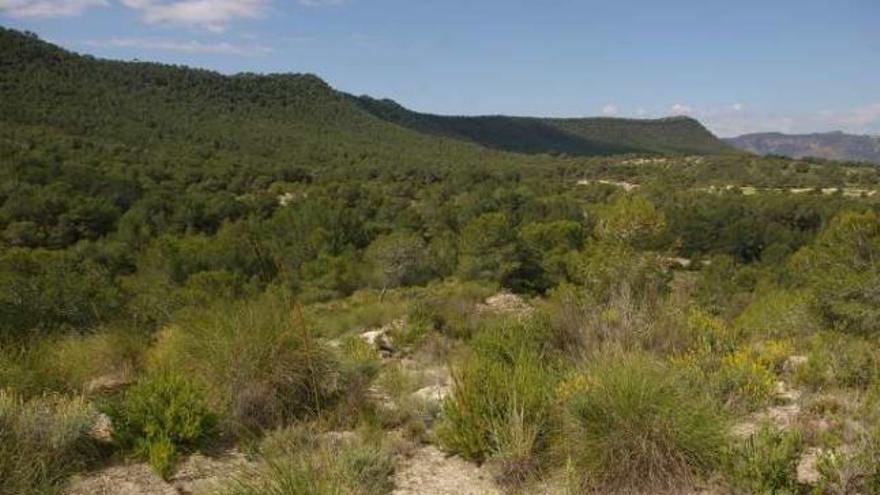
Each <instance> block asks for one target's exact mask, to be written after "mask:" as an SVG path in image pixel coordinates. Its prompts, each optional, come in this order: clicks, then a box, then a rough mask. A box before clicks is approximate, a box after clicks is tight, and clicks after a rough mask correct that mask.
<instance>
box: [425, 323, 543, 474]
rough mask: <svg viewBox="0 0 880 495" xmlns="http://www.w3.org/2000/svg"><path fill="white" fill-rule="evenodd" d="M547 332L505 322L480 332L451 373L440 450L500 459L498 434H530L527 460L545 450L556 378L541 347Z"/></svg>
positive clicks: (500, 437) (537, 325)
mask: <svg viewBox="0 0 880 495" xmlns="http://www.w3.org/2000/svg"><path fill="white" fill-rule="evenodd" d="M548 332H549V330H548V328H547V327H546V325H543V324H541V323H540V322H537V321H528V322H523V323H519V322H515V321H506V322H503V323H501V324H499V325H495V326H491V327H489V328H486V329H483V330H481V331H480V332H479V333H478V334H477V335H476V336H475V338H474V340H473V341H472V345H471V350H470V351H469V352H468V353H467V354H466V355H465V356H464V357H463V358H461V360H460V361H459V362H458V363H457V364H456V365H455V366H454V367H453V369H452V376H453V387H452V393H451V395H450V397H449V398H447V400H446V401H445V402H444V405H443V419H442V422H441V424H440V425H439V426H438V428H437V431H436V434H437V437H438V438H439V440H440V442H441V443H442V444H443V446H444V447H446V448H447V449H449V450H450V451H452V452H456V453H458V454H461V455H462V456H464V457H466V458H468V459H476V460H483V459H486V458H487V457H489V456H492V455H495V454H500V455H502V456H503V455H505V453H504V452H502V450H504V447H505V443H504V441H503V437H504V435H503V434H502V435H498V434H496V433H497V431H498V429H499V428H506V427H508V426H510V425H516V422H514V421H513V418H512V416H513V415H514V414H520V415H522V418H520V420H519V421H520V422H521V423H522V425H524V427H527V428H535V429H536V431H537V433H536V434H535V435H536V439H535V440H534V442H532V443H533V444H534V445H533V446H534V452H532V454H533V455H536V454H538V453H539V452H540V451H541V450H542V449H543V448H545V447H546V444H547V441H548V437H549V435H550V430H551V425H552V421H553V418H552V410H553V407H554V401H553V391H554V389H555V384H556V381H557V380H558V372H557V371H556V370H555V367H554V364H553V362H552V360H550V359H549V358H548V356H547V355H546V353H545V351H544V348H543V345H544V342H545V341H546V340H547V339H546V336H547V335H548Z"/></svg>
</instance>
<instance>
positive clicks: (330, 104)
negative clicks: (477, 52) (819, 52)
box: [0, 27, 733, 156]
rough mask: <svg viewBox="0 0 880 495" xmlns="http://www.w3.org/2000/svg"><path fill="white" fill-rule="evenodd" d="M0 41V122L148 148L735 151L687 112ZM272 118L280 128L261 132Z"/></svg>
mask: <svg viewBox="0 0 880 495" xmlns="http://www.w3.org/2000/svg"><path fill="white" fill-rule="evenodd" d="M0 41H2V46H0V67H2V68H3V69H4V70H3V74H2V75H0V85H2V86H0V89H2V91H3V94H4V98H3V101H2V102H0V111H2V115H3V117H2V118H3V120H5V121H15V122H18V123H20V124H39V125H52V126H55V127H58V128H61V129H65V130H66V131H68V132H72V133H74V134H83V133H91V134H95V133H97V134H100V135H102V136H105V137H122V136H127V137H131V136H137V137H136V139H135V141H136V142H137V143H138V144H144V145H145V144H150V143H151V142H157V141H160V140H162V141H163V142H167V141H168V138H169V136H170V137H171V138H172V140H176V141H179V142H180V144H181V145H183V144H184V143H185V142H187V140H188V139H190V140H191V139H192V138H194V137H195V138H197V140H199V141H212V140H213V141H218V142H219V143H218V144H217V146H218V147H222V146H223V143H222V142H223V141H224V140H226V139H225V138H228V137H230V136H229V135H228V133H229V132H235V133H236V137H237V134H238V133H244V134H253V135H252V136H250V137H249V139H250V140H251V141H254V142H262V143H264V145H265V144H268V143H265V142H266V141H272V140H292V141H293V142H294V143H295V142H296V141H299V140H303V139H305V138H306V137H307V136H310V135H313V134H315V133H316V132H320V133H324V134H337V138H338V139H340V140H349V141H358V142H361V143H362V144H363V145H364V146H374V145H373V144H369V145H368V144H367V142H375V141H376V140H377V139H384V140H385V141H395V140H403V141H424V140H425V139H429V140H430V139H436V137H438V136H439V137H442V138H444V139H446V140H447V141H448V139H450V138H451V139H452V140H454V141H457V142H458V141H460V142H461V145H458V144H450V143H448V142H447V144H446V145H445V146H457V147H460V146H464V147H465V148H467V147H468V146H474V145H478V146H480V147H482V148H488V149H492V150H498V151H505V152H515V153H521V154H567V155H574V156H604V155H613V154H629V153H645V154H718V153H728V152H732V151H733V149H732V148H730V147H728V146H727V145H726V144H724V143H723V142H721V141H720V140H719V139H717V138H716V137H715V136H713V135H712V134H711V133H709V132H708V131H707V130H706V129H705V128H704V127H703V126H702V124H700V123H699V122H697V121H695V120H691V119H687V118H669V119H659V120H655V121H647V120H646V121H640V120H637V119H609V118H603V117H597V118H584V119H549V118H538V117H509V116H500V115H499V116H482V117H463V116H462V117H447V116H434V115H430V114H421V113H418V112H413V111H410V110H408V109H406V108H404V107H403V106H401V105H399V104H397V103H396V102H390V100H376V99H373V98H370V97H354V96H351V95H348V94H346V93H344V92H342V91H339V90H337V89H335V88H333V87H331V86H330V85H329V84H327V83H326V82H325V81H324V80H323V79H321V78H320V77H318V76H316V75H314V74H291V73H283V74H278V73H276V74H265V75H264V74H254V73H247V72H245V73H238V74H234V75H224V74H221V73H218V72H215V71H211V70H207V69H194V68H189V67H186V66H181V65H169V64H160V63H153V62H143V61H135V62H129V61H116V60H107V59H101V58H96V57H93V56H89V55H80V54H77V53H75V52H72V51H69V50H66V49H64V48H62V47H59V46H56V45H53V44H51V43H48V42H45V41H43V40H40V39H39V38H38V37H37V36H36V35H34V34H33V33H22V32H19V31H15V30H12V29H6V28H2V27H0ZM34 81H37V83H36V84H35V83H34ZM230 123H232V124H234V125H229V124H230ZM270 126H274V127H275V128H273V129H264V130H265V132H263V133H258V132H257V131H258V130H259V129H260V128H266V127H270ZM279 127H281V129H279ZM160 128H161V129H160ZM396 129H399V130H396ZM411 133H415V134H419V135H421V137H417V136H415V135H413V134H411ZM157 134H158V135H160V136H161V138H162V139H160V138H159V136H157ZM230 140H231V139H230ZM283 144H284V146H288V145H290V143H283ZM264 145H263V146H262V147H263V149H265V146H264ZM423 145H424V144H423ZM423 145H421V146H423ZM386 146H387V145H386ZM406 146H409V145H406ZM266 152H267V153H269V152H270V151H266ZM273 153H274V151H273ZM467 153H471V152H467Z"/></svg>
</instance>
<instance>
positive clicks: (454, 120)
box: [354, 96, 735, 156]
mask: <svg viewBox="0 0 880 495" xmlns="http://www.w3.org/2000/svg"><path fill="white" fill-rule="evenodd" d="M354 101H356V102H357V103H358V104H360V105H361V106H362V107H363V108H364V109H366V110H367V111H369V112H371V113H372V114H373V115H376V116H377V117H379V118H381V119H384V120H387V121H388V122H394V123H396V124H400V125H402V126H404V127H408V128H410V129H414V130H417V131H420V132H426V133H430V134H434V135H438V136H446V137H450V138H455V139H462V140H466V141H472V142H475V143H478V144H480V145H482V146H486V147H488V148H494V149H499V150H507V151H515V152H518V153H533V154H534V153H553V154H569V155H581V156H595V155H613V154H621V153H657V154H668V153H677V154H708V155H716V154H725V153H735V150H734V149H733V148H731V147H730V146H728V145H727V144H725V143H724V142H722V141H721V140H719V139H718V138H716V137H715V136H713V135H712V133H711V132H709V131H708V130H706V128H705V127H703V126H702V125H701V124H700V123H699V122H697V121H696V120H694V119H691V118H688V117H670V118H664V119H656V120H636V119H620V118H610V117H596V118H575V119H553V118H533V117H507V116H503V115H491V116H480V117H456V116H441V115H431V114H425V113H417V112H413V111H410V110H407V109H406V108H404V107H402V106H400V105H399V104H397V103H396V102H394V101H391V100H376V99H373V98H370V97H369V96H361V97H359V98H355V99H354Z"/></svg>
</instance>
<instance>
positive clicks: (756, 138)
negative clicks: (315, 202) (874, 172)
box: [724, 131, 880, 164]
mask: <svg viewBox="0 0 880 495" xmlns="http://www.w3.org/2000/svg"><path fill="white" fill-rule="evenodd" d="M724 141H726V142H727V143H728V144H730V145H732V146H735V147H737V148H739V149H741V150H743V151H748V152H751V153H756V154H759V155H782V156H788V157H791V158H806V157H815V158H825V159H831V160H845V161H863V162H869V163H875V164H880V136H872V135H867V134H848V133H845V132H843V131H831V132H814V133H808V134H786V133H782V132H759V133H751V134H743V135H741V136H737V137H733V138H726V139H724Z"/></svg>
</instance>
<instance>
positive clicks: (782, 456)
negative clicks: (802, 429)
mask: <svg viewBox="0 0 880 495" xmlns="http://www.w3.org/2000/svg"><path fill="white" fill-rule="evenodd" d="M802 450H803V439H802V438H801V435H800V434H799V433H797V432H786V431H782V430H779V429H777V428H776V427H774V426H772V425H769V424H765V425H763V426H762V427H761V429H759V430H758V431H757V432H756V433H755V434H753V435H752V436H751V437H749V438H748V439H746V440H745V441H744V442H743V443H742V444H740V445H735V446H733V447H731V448H729V449H727V450H726V452H725V456H724V467H725V472H726V474H727V479H728V480H729V481H730V482H731V484H732V485H733V486H734V487H735V488H738V489H740V490H744V491H745V492H746V493H756V494H780V495H783V494H796V493H799V488H798V483H797V465H798V462H799V461H800V456H801V452H802Z"/></svg>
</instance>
